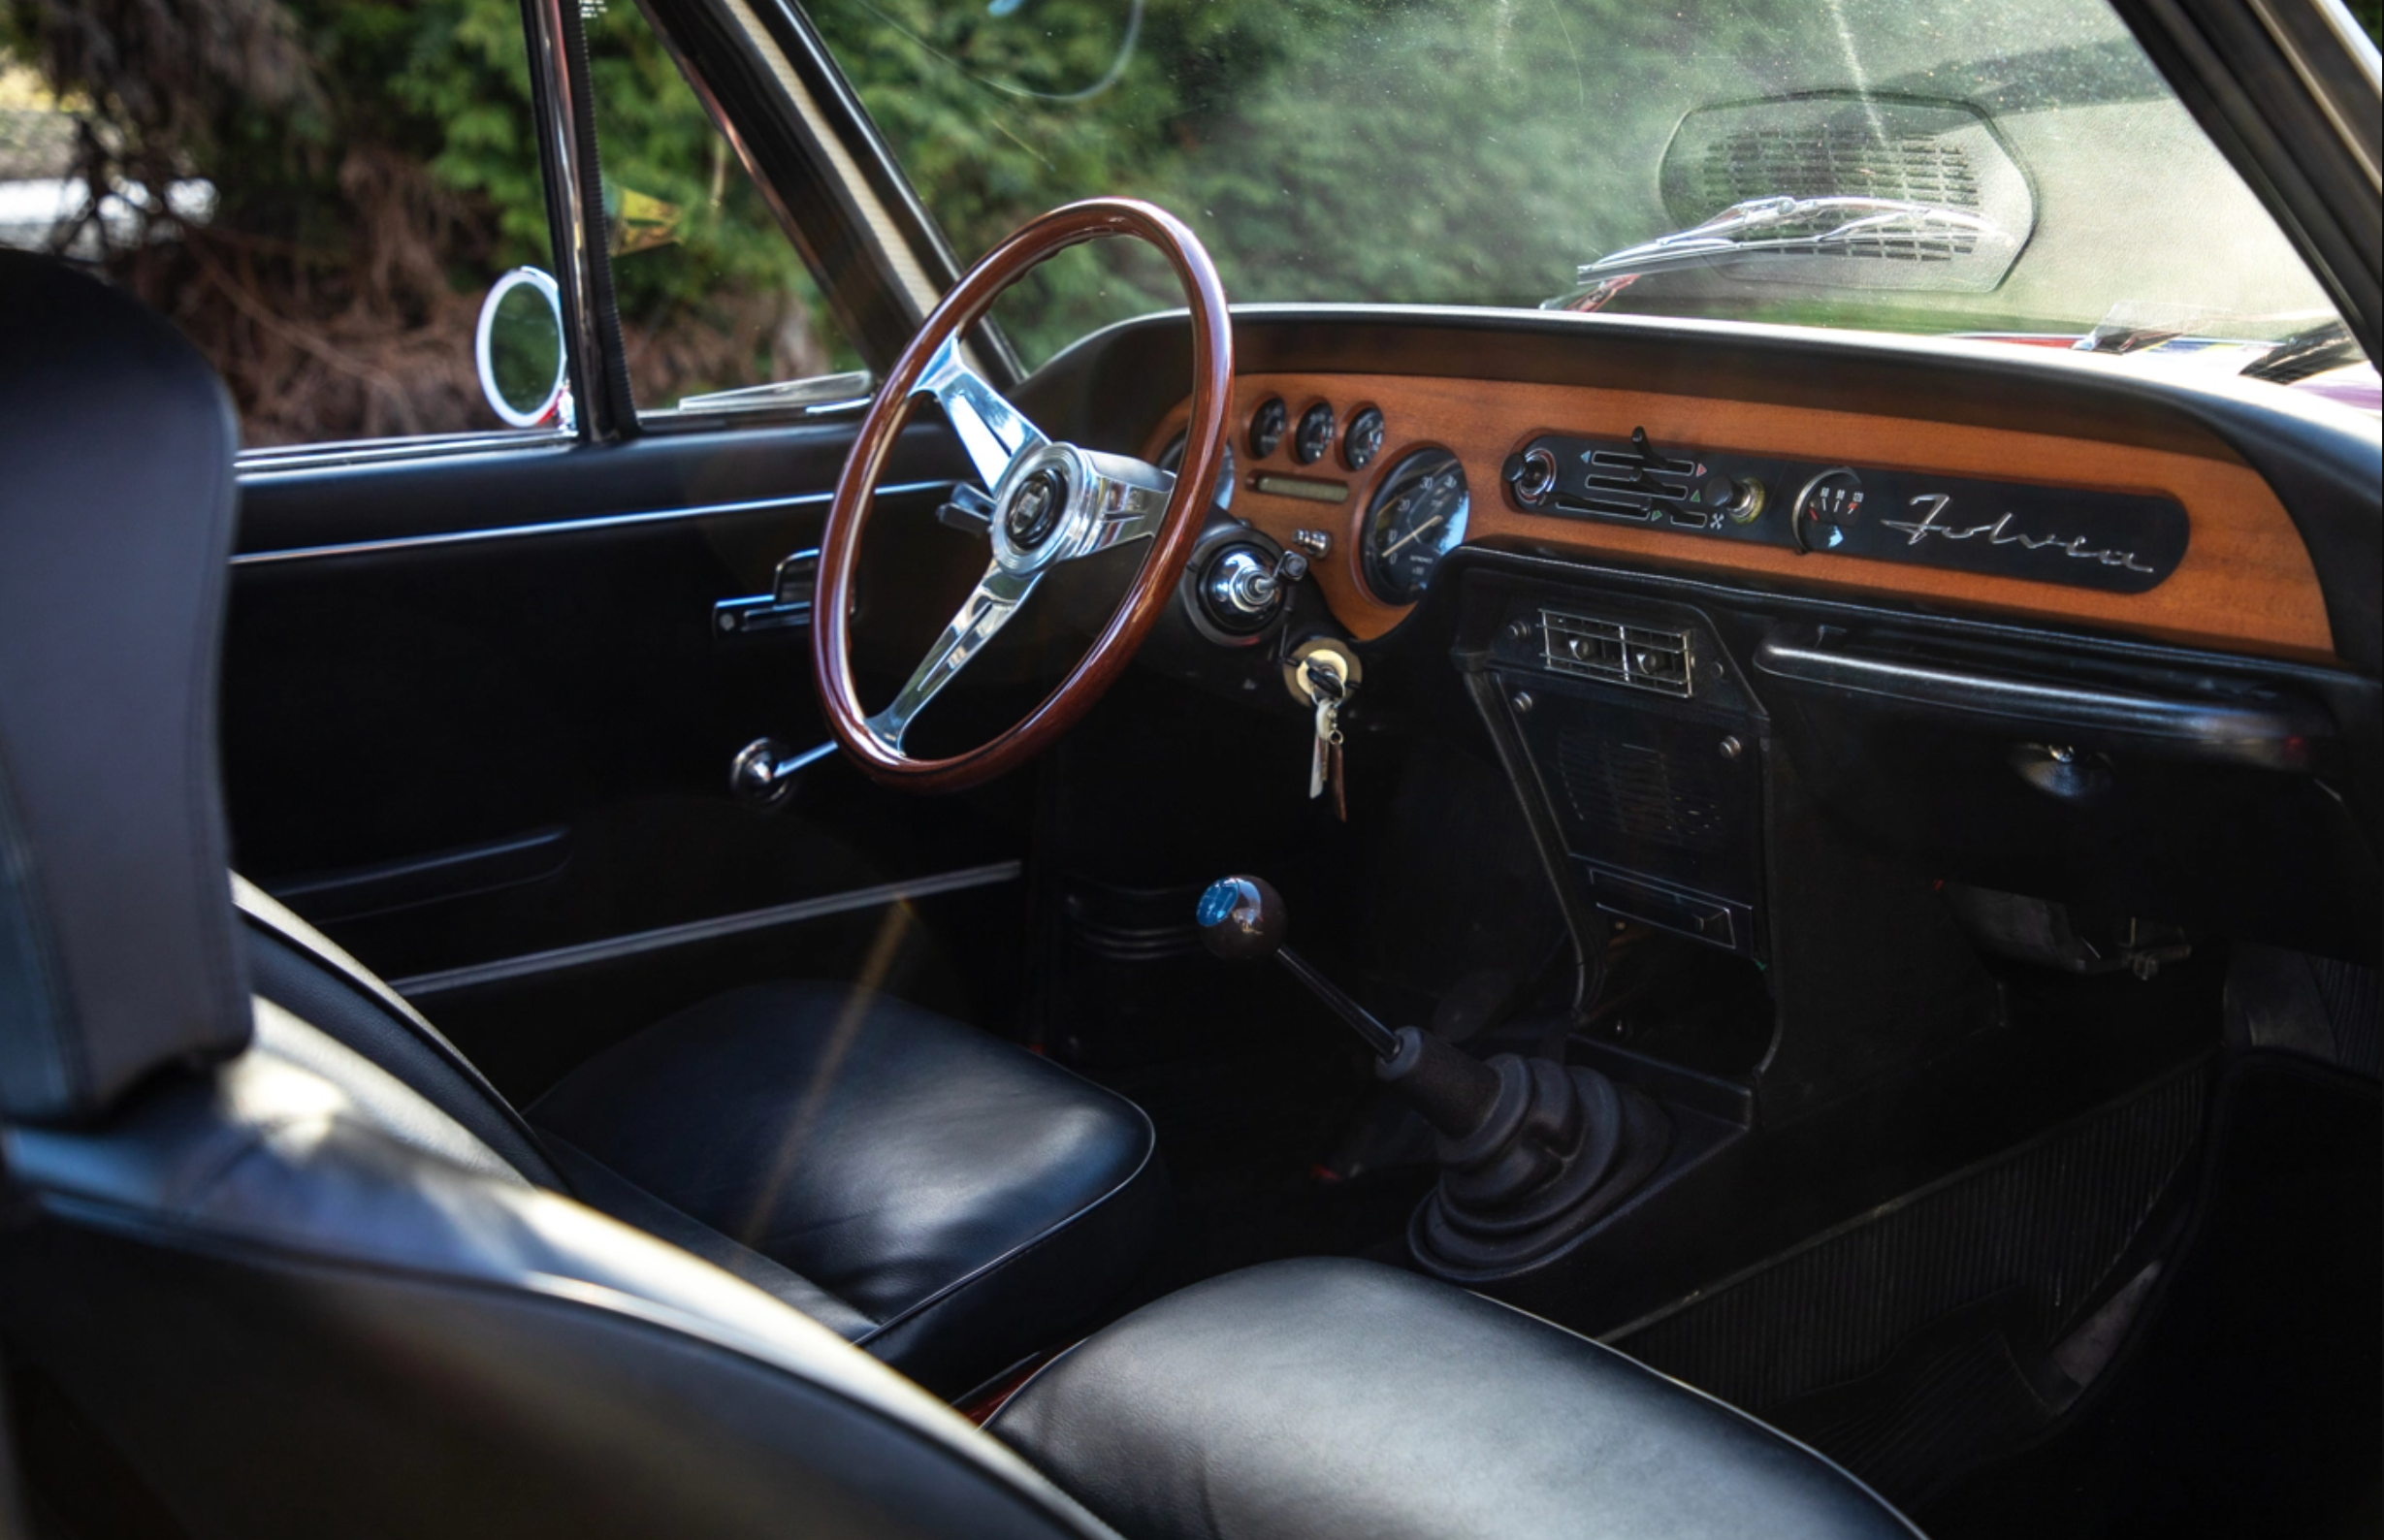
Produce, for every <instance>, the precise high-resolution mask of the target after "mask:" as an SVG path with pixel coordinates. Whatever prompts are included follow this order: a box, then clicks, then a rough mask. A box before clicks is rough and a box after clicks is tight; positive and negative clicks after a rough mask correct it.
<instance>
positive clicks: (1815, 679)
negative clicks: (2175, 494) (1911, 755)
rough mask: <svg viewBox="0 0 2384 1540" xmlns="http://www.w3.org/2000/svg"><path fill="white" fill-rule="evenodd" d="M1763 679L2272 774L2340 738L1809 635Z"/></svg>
mask: <svg viewBox="0 0 2384 1540" xmlns="http://www.w3.org/2000/svg"><path fill="white" fill-rule="evenodd" d="M1755 664H1756V668H1757V669H1759V670H1760V671H1762V672H1763V673H1766V674H1770V675H1773V676H1775V677H1777V678H1781V679H1788V680H1800V681H1803V682H1805V683H1807V684H1815V685H1822V686H1827V687H1830V688H1833V689H1837V690H1846V691H1847V692H1849V693H1852V694H1865V695H1874V696H1879V697H1882V698H1884V699H1888V700H1897V701H1902V702H1905V703H1907V704H1909V705H1913V706H1918V707H1923V708H1928V709H1932V710H1935V711H1939V712H1945V713H1949V714H1952V715H1954V716H1956V717H1991V718H1997V719H2001V720H2005V721H2010V722H2018V723H2023V724H2027V725H2031V726H2037V727H2046V726H2050V727H2054V728H2058V729H2065V730H2066V729H2068V728H2072V727H2076V728H2081V729H2087V730H2097V731H2102V732H2110V733H2121V734H2127V735H2131V736H2133V737H2136V738H2142V739H2153V740H2157V741H2158V742H2160V743H2162V744H2165V745H2171V746H2174V747H2175V749H2176V750H2177V751H2178V752H2180V753H2187V752H2190V753H2192V754H2194V755H2195V756H2196V757H2200V758H2205V759H2214V760H2221V761H2226V762H2231V763H2238V764H2248V765H2256V766H2259V767H2262V768H2266V769H2278V770H2300V769H2304V768H2306V767H2307V764H2308V758H2309V754H2310V750H2311V747H2312V745H2313V744H2315V743H2317V742H2319V741H2321V740H2324V739H2327V738H2331V737H2332V736H2333V723H2332V722H2330V721H2329V720H2328V719H2327V718H2326V717H2325V715H2324V714H2323V713H2321V712H2319V711H2318V710H2316V708H2314V707H2312V706H2309V705H2307V704H2305V703H2303V702H2298V701H2292V700H2287V699H2270V700H2266V701H2241V700H2227V699H2224V698H2218V699H2207V698H2199V697H2189V696H2183V695H2178V696H2169V695H2152V694H2146V693H2143V692H2142V691H2138V690H2124V689H2115V688H2110V687H2105V686H2094V685H2085V684H2070V683H2063V682H2056V681H2052V680H2038V679H2025V678H2019V677H2014V676H2013V675H2008V674H1995V673H1982V672H1977V671H1974V670H1972V669H1969V668H1965V667H1962V666H1959V665H1955V664H1948V663H1940V662H1934V661H1929V660H1924V659H1917V658H1911V659H1908V658H1897V657H1893V656H1883V655H1880V654H1875V653H1866V652H1863V651H1860V650H1859V649H1857V648H1852V647H1837V646H1832V645H1831V644H1829V643H1828V642H1825V641H1822V640H1820V638H1819V637H1818V636H1817V635H1815V634H1814V633H1813V632H1811V631H1810V630H1807V629H1805V628H1803V627H1793V626H1775V627H1774V628H1773V629H1772V631H1771V632H1770V634H1768V635H1766V636H1765V637H1764V638H1763V640H1762V641H1761V642H1759V643H1758V644H1756V651H1755Z"/></svg>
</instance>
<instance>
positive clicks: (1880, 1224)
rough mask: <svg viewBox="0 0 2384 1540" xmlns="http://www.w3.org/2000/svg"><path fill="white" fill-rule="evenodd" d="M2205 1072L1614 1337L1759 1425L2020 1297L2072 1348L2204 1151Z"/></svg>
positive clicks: (2031, 1335)
mask: <svg viewBox="0 0 2384 1540" xmlns="http://www.w3.org/2000/svg"><path fill="white" fill-rule="evenodd" d="M2207 1080H2208V1066H2207V1061H2201V1062H2197V1063H2195V1064H2193V1065H2190V1066H2188V1067H2186V1068H2184V1069H2182V1070H2180V1071H2177V1072H2175V1073H2173V1074H2171V1075H2166V1076H2164V1077H2162V1078H2161V1079H2158V1080H2156V1081H2153V1082H2152V1083H2151V1084H2149V1085H2147V1086H2145V1087H2143V1088H2142V1089H2141V1090H2139V1091H2137V1092H2135V1093H2133V1094H2131V1095H2130V1096H2128V1097H2125V1098H2122V1099H2121V1100H2119V1101H2117V1102H2114V1103H2112V1104H2110V1105H2108V1106H2106V1107H2101V1108H2099V1109H2097V1110H2096V1111H2094V1112H2091V1113H2089V1114H2087V1115H2086V1116H2084V1117H2082V1118H2079V1119H2078V1120H2077V1121H2075V1122H2072V1123H2070V1124H2067V1125H2065V1126H2063V1127H2061V1128H2058V1129H2055V1130H2052V1131H2051V1132H2050V1133H2048V1134H2046V1135H2045V1136H2043V1137H2041V1138H2039V1139H2033V1140H2031V1141H2030V1142H2028V1143H2026V1144H2023V1145H2021V1146H2019V1147H2018V1148H2016V1149H2014V1150H2009V1151H2006V1152H2004V1153H2003V1154H2001V1155H1998V1156H1996V1157H1995V1158H1993V1159H1991V1160H1988V1161H1984V1162H1981V1164H1979V1165H1977V1166H1974V1167H1972V1168H1970V1169H1969V1170H1967V1171H1961V1172H1957V1173H1956V1174H1954V1175H1952V1176H1949V1177H1948V1178H1946V1179H1945V1180H1943V1181H1940V1182H1937V1183H1935V1184H1933V1185H1931V1186H1929V1187H1926V1188H1923V1189H1921V1190H1919V1191H1917V1192H1915V1193H1913V1194H1910V1195H1908V1196H1907V1197H1905V1198H1901V1199H1898V1200H1896V1201H1895V1202H1894V1203H1886V1204H1884V1205H1882V1206H1881V1207H1880V1208H1878V1209H1875V1210H1872V1211H1871V1212H1869V1213H1866V1214H1863V1215H1860V1216H1858V1217H1857V1218H1856V1219H1854V1220H1852V1221H1850V1222H1849V1223H1847V1224H1844V1225H1841V1226H1838V1227H1837V1228H1836V1229H1834V1230H1832V1231H1829V1232H1827V1233H1825V1234H1823V1235H1819V1236H1816V1237H1815V1238H1814V1239H1812V1240H1810V1241H1808V1242H1806V1243H1805V1244H1803V1245H1802V1246H1799V1247H1798V1248H1796V1249H1795V1250H1793V1251H1791V1252H1788V1254H1786V1255H1785V1256H1781V1257H1777V1258H1774V1259H1772V1260H1770V1261H1768V1262H1766V1263H1763V1264H1761V1265H1760V1266H1758V1267H1754V1268H1750V1269H1749V1270H1748V1271H1746V1272H1744V1273H1742V1274H1740V1275H1739V1276H1737V1277H1735V1278H1732V1279H1728V1280H1725V1281H1724V1282H1723V1283H1721V1284H1719V1285H1716V1286H1715V1287H1714V1288H1712V1289H1710V1290H1707V1291H1705V1292H1704V1293H1703V1294H1701V1295H1700V1296H1699V1297H1698V1298H1696V1299H1693V1300H1691V1301H1690V1302H1689V1303H1687V1304H1685V1305H1683V1306H1681V1307H1678V1308H1676V1309H1674V1310H1672V1311H1670V1312H1667V1313H1665V1314H1663V1315H1661V1316H1659V1317H1658V1318H1656V1319H1653V1320H1651V1321H1647V1322H1642V1323H1637V1324H1634V1325H1633V1326H1631V1327H1628V1328H1626V1329H1625V1330H1624V1331H1622V1332H1620V1333H1617V1334H1616V1335H1615V1336H1613V1337H1611V1338H1609V1339H1608V1340H1610V1341H1612V1342H1613V1343H1614V1345H1615V1346H1616V1347H1619V1348H1621V1349H1623V1351H1625V1352H1627V1353H1629V1354H1630V1355H1632V1356H1633V1357H1635V1358H1638V1359H1640V1360H1641V1361H1642V1362H1644V1363H1647V1364H1651V1365H1653V1366H1654V1367H1656V1368H1659V1369H1661V1370H1662V1371H1664V1372H1665V1373H1667V1374H1672V1375H1676V1376H1678V1377H1679V1378H1681V1379H1684V1380H1687V1381H1688V1382H1689V1383H1690V1384H1691V1385H1694V1386H1696V1387H1698V1388H1699V1389H1701V1390H1705V1391H1710V1392H1711V1393H1713V1394H1714V1395H1716V1396H1721V1397H1722V1398H1723V1399H1724V1400H1726V1401H1728V1402H1730V1403H1731V1404H1732V1405H1736V1406H1743V1407H1746V1408H1748V1409H1749V1410H1751V1411H1754V1412H1756V1413H1757V1414H1758V1415H1768V1414H1770V1413H1771V1412H1773V1411H1774V1410H1775V1409H1776V1408H1779V1407H1782V1406H1784V1405H1788V1403H1791V1402H1794V1401H1796V1400H1798V1399H1799V1398H1800V1397H1805V1396H1814V1395H1815V1394H1816V1393H1819V1392H1821V1391H1824V1390H1827V1389H1829V1388H1831V1387H1836V1386H1844V1385H1846V1384H1847V1383H1848V1382H1850V1381H1853V1380H1857V1379H1861V1378H1864V1377H1866V1376H1871V1375H1874V1374H1877V1373H1880V1372H1883V1366H1885V1368H1887V1369H1892V1368H1893V1364H1891V1363H1890V1361H1891V1360H1892V1359H1894V1358H1895V1357H1896V1356H1897V1355H1898V1353H1899V1351H1900V1350H1902V1349H1903V1348H1904V1347H1905V1346H1906V1345H1907V1344H1909V1343H1911V1342H1913V1341H1914V1340H1915V1339H1916V1338H1917V1336H1919V1335H1920V1334H1922V1333H1924V1332H1927V1331H1930V1330H1932V1329H1933V1328H1934V1327H1935V1326H1936V1325H1937V1324H1938V1323H1941V1322H1944V1321H1946V1320H1947V1319H1948V1318H1949V1317H1951V1316H1956V1315H1957V1314H1958V1313H1959V1312H1962V1311H1964V1310H1967V1309H1970V1308H1973V1307H1976V1306H1978V1305H1980V1304H1981V1301H1986V1300H1993V1299H1999V1298H2007V1297H2008V1298H2007V1304H2008V1306H2009V1307H2010V1308H2012V1309H2014V1310H2016V1311H2017V1312H2018V1315H2019V1316H2020V1317H2021V1318H2022V1319H2021V1320H2020V1322H2019V1325H2018V1330H2020V1331H2022V1332H2023V1334H2024V1336H2025V1338H2026V1340H2029V1341H2034V1342H2039V1343H2050V1342H2053V1341H2055V1340H2058V1339H2059V1338H2060V1336H2062V1335H2063V1334H2064V1333H2065V1332H2066V1331H2068V1330H2069V1329H2070V1327H2071V1325H2072V1324H2073V1322H2074V1321H2075V1319H2076V1318H2078V1317H2079V1316H2081V1315H2083V1314H2084V1313H2085V1312H2086V1310H2087V1309H2088V1308H2089V1307H2090V1306H2091V1305H2092V1304H2093V1303H2094V1302H2096V1298H2097V1293H2098V1291H2099V1290H2100V1289H2101V1287H2102V1286H2103V1285H2104V1284H2105V1282H2106V1281H2107V1280H2108V1279H2109V1278H2110V1274H2111V1272H2112V1270H2113V1268H2114V1267H2118V1266H2119V1265H2120V1264H2121V1262H2122V1261H2123V1259H2124V1258H2125V1257H2126V1256H2127V1255H2128V1252H2129V1248H2130V1246H2131V1245H2132V1244H2133V1243H2134V1242H2135V1240H2136V1238H2137V1236H2138V1234H2139V1232H2140V1231H2141V1230H2142V1227H2143V1225H2144V1222H2145V1221H2146V1219H2147V1218H2148V1217H2149V1216H2150V1215H2151V1214H2152V1213H2153V1211H2154V1208H2155V1206H2156V1205H2157V1204H2158V1203H2159V1202H2160V1199H2161V1196H2162V1195H2163V1194H2164V1193H2165V1192H2167V1191H2168V1190H2169V1189H2170V1187H2171V1184H2172V1182H2173V1181H2174V1179H2175V1177H2176V1175H2177V1174H2178V1172H2179V1171H2180V1170H2182V1169H2183V1168H2184V1167H2185V1165H2186V1163H2187V1161H2188V1160H2189V1158H2190V1156H2191V1155H2192V1153H2193V1150H2194V1147H2195V1144H2196V1142H2197V1140H2198V1139H2200V1138H2201V1134H2202V1126H2203V1109H2204V1093H2205V1087H2206V1085H2207Z"/></svg>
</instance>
